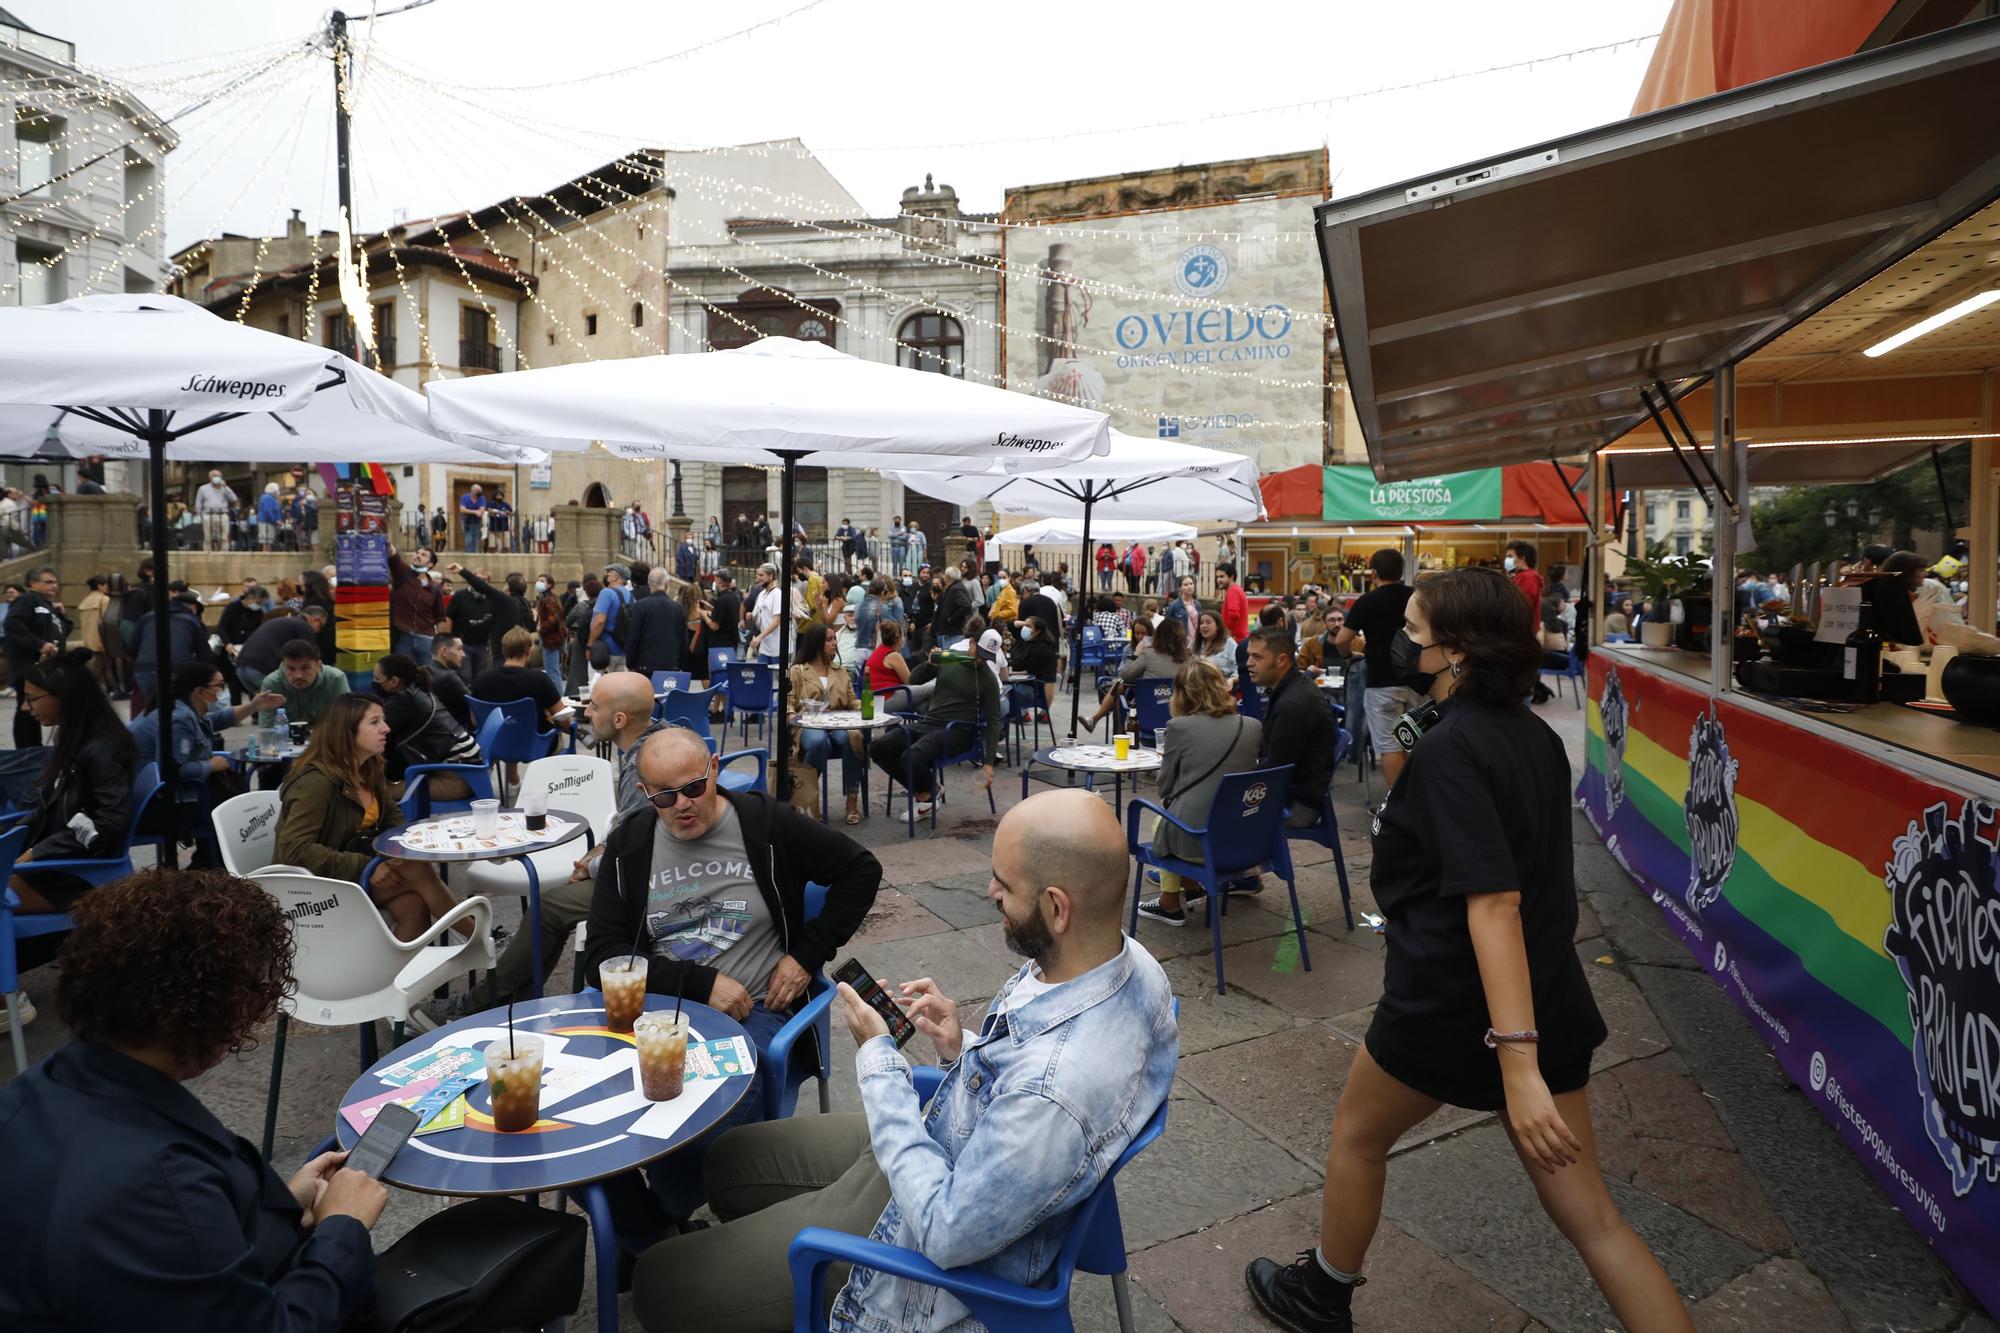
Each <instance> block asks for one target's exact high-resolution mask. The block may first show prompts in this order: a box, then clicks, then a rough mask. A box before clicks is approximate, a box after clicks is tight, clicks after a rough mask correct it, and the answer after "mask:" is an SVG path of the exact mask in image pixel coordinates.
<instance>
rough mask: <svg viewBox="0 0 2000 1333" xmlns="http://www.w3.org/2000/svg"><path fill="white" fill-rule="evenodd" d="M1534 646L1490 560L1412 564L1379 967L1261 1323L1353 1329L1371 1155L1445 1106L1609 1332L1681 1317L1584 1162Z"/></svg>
mask: <svg viewBox="0 0 2000 1333" xmlns="http://www.w3.org/2000/svg"><path fill="white" fill-rule="evenodd" d="M1541 657H1542V648H1541V644H1540V643H1539V642H1538V641H1537V639H1536V636H1535V612H1534V603H1533V602H1531V601H1529V600H1528V599H1526V598H1524V597H1522V596H1521V594H1520V593H1519V592H1518V591H1517V590H1516V589H1515V587H1514V585H1513V584H1511V583H1510V582H1508V580H1507V579H1506V578H1505V577H1504V576H1503V575H1501V574H1500V573H1499V572H1498V571H1497V570H1492V569H1481V568H1464V569H1453V570H1446V571H1444V572H1443V573H1439V574H1433V575H1431V576H1430V577H1428V578H1426V579H1424V580H1422V581H1421V582H1419V583H1418V584H1417V587H1416V591H1415V592H1414V593H1413V594H1412V595H1411V596H1410V599H1409V602H1408V604H1407V605H1406V606H1405V607H1404V608H1403V627H1402V630H1401V632H1400V633H1398V634H1397V635H1396V637H1395V641H1394V646H1393V648H1392V650H1391V652H1390V658H1389V660H1390V662H1391V663H1392V664H1393V665H1394V667H1395V670H1396V673H1397V675H1398V676H1399V677H1401V679H1400V680H1399V681H1398V682H1397V683H1399V684H1402V685H1404V686H1407V687H1408V688H1410V689H1412V690H1415V691H1416V692H1417V693H1418V694H1420V695H1427V696H1428V697H1429V701H1430V702H1429V704H1427V705H1426V706H1425V708H1423V709H1419V710H1417V713H1416V714H1413V716H1418V715H1424V714H1428V715H1429V717H1430V720H1429V722H1428V723H1427V724H1425V725H1424V726H1423V729H1422V731H1421V734H1420V736H1419V738H1418V740H1417V743H1416V745H1415V747H1414V748H1412V749H1411V750H1410V752H1409V759H1408V760H1407V761H1406V762H1405V763H1404V765H1403V768H1402V771H1401V772H1400V773H1399V774H1398V775H1397V777H1396V781H1395V784H1394V785H1393V786H1391V787H1390V788H1389V795H1388V798H1387V799H1386V800H1384V801H1383V803H1382V808H1381V809H1380V810H1378V811H1377V812H1376V815H1375V844H1374V846H1375V861H1374V870H1373V877H1372V879H1371V881H1370V885H1369V887H1370V888H1371V889H1373V891H1374V894H1375V901H1376V902H1377V903H1379V904H1380V905H1381V908H1382V912H1383V914H1384V915H1385V916H1387V917H1388V918H1389V929H1388V936H1387V938H1388V958H1387V959H1386V961H1385V964H1384V968H1383V981H1382V998H1381V1000H1380V1001H1379V1002H1378V1003H1377V1004H1376V1006H1375V1016H1374V1018H1373V1019H1371V1020H1370V1022H1369V1025H1368V1033H1367V1036H1366V1039H1365V1040H1364V1042H1363V1045H1362V1049H1361V1050H1359V1051H1357V1052H1355V1056H1354V1065H1353V1068H1352V1069H1350V1070H1349V1071H1348V1075H1347V1084H1346V1086H1345V1087H1344V1088H1343V1089H1342V1090H1341V1094H1340V1102H1339V1105H1337V1106H1336V1107H1335V1108H1334V1112H1333V1142H1332V1145H1331V1146H1330V1147H1329V1148H1328V1150H1327V1156H1326V1192H1325V1202H1324V1205H1323V1206H1322V1208H1321V1210H1320V1236H1319V1244H1318V1245H1317V1246H1315V1247H1313V1248H1310V1249H1307V1250H1304V1251H1302V1252H1301V1253H1300V1254H1299V1257H1298V1259H1297V1261H1296V1262H1294V1263H1292V1264H1290V1265H1284V1266H1281V1265H1279V1264H1278V1263H1276V1262H1275V1261H1273V1260H1270V1259H1256V1260H1253V1261H1252V1262H1251V1264H1250V1267H1249V1269H1248V1271H1247V1272H1246V1273H1245V1274H1244V1277H1245V1280H1246V1281H1247V1282H1248V1284H1249V1287H1250V1294H1251V1297H1252V1298H1253V1299H1254V1300H1255V1301H1256V1303H1257V1306H1258V1308H1259V1309H1261V1310H1262V1311H1263V1312H1264V1313H1265V1314H1266V1315H1267V1316H1269V1318H1270V1319H1271V1321H1272V1322H1273V1323H1275V1324H1276V1325H1278V1326H1279V1327H1280V1328H1285V1329H1291V1330H1293V1331H1294V1333H1302V1331H1307V1330H1309V1331H1310V1333H1346V1330H1349V1329H1351V1328H1353V1326H1354V1321H1353V1316H1352V1313H1351V1311H1350V1309H1349V1303H1350V1301H1351V1300H1352V1298H1353V1294H1354V1289H1355V1288H1356V1287H1358V1286H1359V1285H1361V1283H1362V1281H1363V1280H1364V1279H1363V1278H1362V1276H1361V1266H1362V1262H1363V1260H1364V1259H1366V1258H1367V1255H1368V1247H1369V1244H1370V1242H1371V1241H1372V1240H1373V1239H1374V1236H1375V1227H1376V1224H1377V1223H1378V1222H1380V1221H1381V1217H1382V1192H1383V1187H1384V1182H1385V1179H1386V1176H1387V1171H1388V1157H1389V1150H1390V1149H1391V1148H1392V1147H1393V1146H1394V1145H1395V1142H1396V1140H1397V1139H1399V1138H1401V1137H1402V1136H1403V1134H1404V1133H1405V1132H1406V1131H1408V1130H1409V1129H1411V1128H1412V1127H1414V1126H1415V1125H1417V1124H1418V1123H1419V1122H1420V1121H1422V1120H1424V1119H1426V1118H1427V1117H1429V1116H1430V1115H1431V1114H1432V1113H1433V1112H1435V1111H1436V1110H1437V1109H1438V1108H1439V1107H1440V1106H1444V1105H1450V1106H1460V1107H1465V1108H1468V1109H1472V1110H1480V1111H1497V1112H1499V1113H1500V1124H1501V1126H1502V1128H1504V1129H1505V1130H1506V1131H1507V1138H1508V1140H1509V1141H1510V1142H1511V1143H1512V1144H1513V1146H1514V1152H1515V1154H1516V1155H1517V1156H1518V1157H1519V1158H1520V1159H1521V1165H1522V1167H1523V1168H1524V1169H1525V1170H1526V1171H1527V1173H1528V1178H1529V1179H1530V1180H1532V1181H1533V1182H1534V1186H1535V1192H1536V1194H1538V1195H1539V1196H1540V1199H1541V1204H1542V1209H1543V1211H1544V1212H1546V1213H1547V1214H1548V1215H1549V1218H1550V1220H1551V1221H1553V1222H1554V1223H1555V1224H1556V1228H1557V1230H1559V1231H1561V1232H1562V1234H1563V1235H1564V1237H1565V1238H1567V1239H1568V1240H1569V1242H1570V1244H1572V1245H1574V1246H1575V1247H1576V1250H1577V1254H1578V1256H1579V1257H1580V1258H1582V1260H1583V1262H1584V1265H1585V1266H1586V1267H1587V1268H1588V1269H1589V1270H1590V1275H1591V1276H1592V1277H1593V1278H1595V1279H1596V1280H1597V1285H1598V1287H1599V1289H1600V1290H1602V1291H1603V1293H1604V1298H1605V1300H1606V1302H1608V1303H1609V1304H1610V1306H1611V1309H1612V1310H1613V1312H1614V1313H1616V1314H1617V1316H1618V1318H1619V1319H1620V1320H1621V1321H1622V1322H1623V1324H1624V1326H1625V1327H1626V1328H1628V1329H1631V1330H1633V1333H1688V1331H1689V1330H1691V1329H1692V1328H1693V1325H1692V1324H1690V1323H1689V1322H1688V1315H1687V1310H1686V1309H1685V1308H1684V1307H1683V1306H1682V1304H1681V1299H1680V1296H1679V1294H1678V1293H1677V1292H1676V1291H1675V1290H1674V1284H1673V1282H1672V1280H1671V1279H1669V1278H1668V1277H1667V1273H1666V1270H1665V1269H1663V1268H1662V1267H1660V1262H1659V1260H1657V1259H1655V1258H1654V1257H1653V1254H1652V1252H1651V1251H1650V1250H1648V1249H1647V1248H1646V1243H1645V1242H1644V1241H1643V1240H1640V1239H1639V1236H1638V1234H1637V1233H1636V1232H1634V1231H1633V1230H1632V1227H1631V1225H1630V1224H1629V1223H1627V1222H1626V1221H1625V1219H1624V1217H1622V1216H1621V1215H1620V1214H1619V1212H1618V1205H1617V1203H1616V1202H1615V1201H1614V1200H1613V1199H1612V1197H1611V1194H1610V1192H1609V1191H1608V1190H1607V1189H1606V1188H1605V1185H1604V1173H1603V1171H1602V1169H1601V1168H1600V1167H1599V1166H1598V1162H1597V1147H1596V1140H1595V1138H1594V1136H1593V1134H1592V1132H1591V1125H1590V1100H1589V1091H1588V1086H1587V1085H1588V1084H1589V1082H1590V1057H1591V1052H1592V1051H1594V1050H1595V1049H1596V1048H1597V1046H1598V1045H1599V1044H1600V1043H1602V1042H1603V1040H1604V1036H1605V1029H1604V1020H1603V1018H1602V1017H1601V1016H1599V1014H1598V1012H1597V1003H1596V1001H1595V1000H1594V999H1593V998H1592V996H1591V991H1590V982H1589V981H1588V980H1587V979H1586V978H1585V976H1584V974H1583V965H1582V964H1581V963H1580V962H1579V961H1578V960H1577V956H1576V950H1575V948H1574V947H1573V945H1572V943H1571V941H1572V939H1573V938H1574V936H1575V933H1576V914H1577V907H1576V880H1575V876H1574V873H1573V870H1574V867H1573V865H1572V858H1571V846H1570V823H1571V814H1570V799H1571V798H1570V770H1569V759H1568V758H1567V756H1566V755H1565V754H1564V752H1563V743H1562V741H1561V739H1560V738H1558V737H1557V736H1556V734H1555V733H1554V732H1553V731H1551V730H1549V727H1548V724H1547V723H1545V722H1543V721H1542V720H1541V719H1540V718H1539V717H1537V716H1535V714H1534V713H1533V712H1532V711H1531V710H1530V709H1529V707H1528V705H1527V702H1526V701H1527V699H1528V695H1529V691H1530V687H1532V686H1533V685H1534V683H1535V677H1536V674H1537V672H1538V671H1539V670H1540V667H1541ZM1379 683H1380V682H1376V681H1373V680H1372V679H1371V681H1370V684H1379Z"/></svg>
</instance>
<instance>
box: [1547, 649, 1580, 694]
mask: <svg viewBox="0 0 2000 1333" xmlns="http://www.w3.org/2000/svg"><path fill="white" fill-rule="evenodd" d="M1541 674H1542V676H1543V677H1548V676H1554V677H1555V678H1556V693H1557V694H1558V695H1560V694H1561V693H1562V692H1563V682H1564V681H1569V682H1570V685H1571V688H1570V691H1569V692H1570V694H1571V695H1572V696H1573V697H1574V698H1575V700H1576V706H1577V707H1578V708H1581V707H1583V678H1584V672H1583V658H1582V657H1581V656H1580V655H1578V653H1577V651H1576V649H1574V648H1572V649H1570V650H1569V662H1568V664H1567V665H1565V666H1563V667H1561V668H1557V667H1543V668H1542V670H1541Z"/></svg>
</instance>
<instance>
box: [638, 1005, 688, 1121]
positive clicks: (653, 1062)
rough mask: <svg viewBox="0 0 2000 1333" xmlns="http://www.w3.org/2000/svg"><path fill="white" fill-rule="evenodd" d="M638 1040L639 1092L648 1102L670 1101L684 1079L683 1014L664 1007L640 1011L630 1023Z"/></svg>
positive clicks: (685, 1035) (685, 1034) (685, 1033)
mask: <svg viewBox="0 0 2000 1333" xmlns="http://www.w3.org/2000/svg"><path fill="white" fill-rule="evenodd" d="M632 1035H633V1036H634V1037H636V1038H637V1039H638V1043H639V1092H640V1093H641V1094H642V1095H643V1096H644V1097H645V1098H646V1100H647V1101H649V1102H670V1101H672V1100H673V1099H674V1098H676V1097H678V1096H680V1095H681V1087H682V1085H683V1084H684V1083H685V1082H686V1081H687V1048H688V1021H687V1015H686V1014H675V1013H673V1012H671V1011H668V1010H664V1009H657V1010H654V1011H653V1012H652V1013H650V1014H641V1015H640V1016H639V1018H638V1021H637V1022H635V1023H634V1024H633V1025H632Z"/></svg>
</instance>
